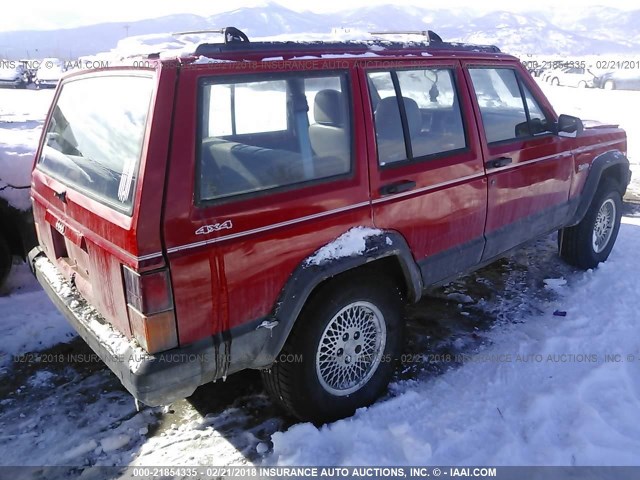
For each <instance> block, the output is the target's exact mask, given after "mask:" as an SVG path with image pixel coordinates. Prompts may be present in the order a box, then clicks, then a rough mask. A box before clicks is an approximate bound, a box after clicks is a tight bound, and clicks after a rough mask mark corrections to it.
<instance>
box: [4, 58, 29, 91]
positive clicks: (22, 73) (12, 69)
mask: <svg viewBox="0 0 640 480" xmlns="http://www.w3.org/2000/svg"><path fill="white" fill-rule="evenodd" d="M28 83H29V75H28V73H27V70H26V69H25V68H24V65H22V64H21V63H19V62H5V61H0V87H13V88H25V87H26V86H27V84H28Z"/></svg>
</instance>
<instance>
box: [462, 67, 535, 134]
mask: <svg viewBox="0 0 640 480" xmlns="http://www.w3.org/2000/svg"><path fill="white" fill-rule="evenodd" d="M469 74H470V75H471V81H472V82H473V88H474V90H475V92H476V98H477V99H478V106H479V107H480V113H481V114H482V123H483V124H484V132H485V135H486V137H487V142H489V143H493V142H500V141H503V140H510V139H513V138H517V137H526V136H529V131H528V128H527V114H526V112H525V109H524V102H523V101H522V96H521V95H520V89H519V88H518V80H517V77H516V72H515V70H512V69H510V68H472V69H469ZM523 125H524V127H525V128H522V126H523Z"/></svg>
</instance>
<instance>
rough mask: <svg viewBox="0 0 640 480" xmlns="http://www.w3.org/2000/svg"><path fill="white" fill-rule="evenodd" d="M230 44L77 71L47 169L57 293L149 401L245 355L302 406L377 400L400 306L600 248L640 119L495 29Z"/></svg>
mask: <svg viewBox="0 0 640 480" xmlns="http://www.w3.org/2000/svg"><path fill="white" fill-rule="evenodd" d="M225 39H226V40H225V42H224V43H220V44H204V45H200V46H199V47H198V48H197V50H196V51H195V53H194V54H193V55H191V56H187V57H180V58H174V59H170V60H159V59H157V60H148V61H145V62H139V63H143V65H137V66H133V67H119V68H116V67H114V68H106V69H101V70H95V71H89V72H84V73H75V74H72V75H69V76H67V77H66V78H64V79H63V80H62V82H61V84H60V85H59V87H58V89H57V92H56V96H55V100H54V102H53V106H52V108H51V111H50V113H49V115H48V118H47V121H46V128H45V129H44V133H43V136H42V140H41V144H40V147H39V149H38V152H37V156H36V161H35V165H34V169H33V182H32V196H33V212H34V216H35V222H36V226H37V234H38V239H39V245H40V246H39V247H37V248H36V249H34V250H33V251H32V252H31V254H30V263H31V265H32V268H33V270H34V272H35V273H36V275H37V277H38V279H39V281H40V283H41V284H42V285H43V287H44V288H45V290H46V291H47V293H48V294H49V296H50V297H51V299H52V300H53V301H54V303H55V304H56V305H57V306H58V308H59V309H60V310H62V312H64V314H65V315H66V317H67V318H68V320H69V321H70V322H71V323H72V324H73V325H74V327H75V328H76V329H77V330H78V332H79V334H80V335H81V336H82V337H83V338H84V339H85V340H86V342H87V343H88V344H89V345H90V346H91V347H92V348H93V349H94V350H95V351H96V352H97V354H98V355H100V357H101V358H102V359H103V360H104V362H105V363H106V364H107V365H108V366H109V367H110V368H111V369H112V370H113V372H114V373H115V374H116V375H118V377H119V378H120V380H121V381H122V383H123V384H124V386H125V387H126V388H127V389H128V390H129V391H130V392H131V393H132V394H133V395H134V396H135V397H136V398H137V399H139V400H140V401H142V402H143V403H145V404H148V405H159V404H164V403H168V402H171V401H174V400H176V399H179V398H183V397H186V396H189V395H191V394H192V393H193V391H194V390H195V389H196V388H197V387H198V386H199V385H202V384H204V383H207V382H211V381H213V380H216V379H219V378H225V377H226V376H227V375H229V374H232V373H234V372H237V371H239V370H242V369H246V368H253V369H260V370H262V372H263V375H264V381H265V385H266V388H267V390H268V391H269V392H270V393H271V394H272V395H273V397H274V398H275V399H276V400H277V401H278V402H279V403H281V404H282V405H283V406H284V407H286V408H287V409H288V410H289V411H290V412H291V413H293V414H294V415H296V416H297V417H299V418H301V419H311V420H315V421H324V420H330V419H335V418H338V417H342V416H345V415H349V414H351V413H352V412H353V411H354V410H355V409H356V408H358V407H361V406H363V405H367V404H369V403H371V402H373V401H374V400H375V399H376V397H377V396H379V395H380V394H381V392H383V391H384V389H385V387H386V385H387V383H388V382H389V379H390V377H391V375H392V370H393V366H394V363H393V360H394V359H396V358H397V357H398V356H399V353H400V352H401V349H402V332H403V318H402V313H401V312H402V302H404V301H411V302H415V301H417V300H418V299H419V298H420V296H421V295H422V293H423V291H424V290H425V289H426V288H427V287H430V286H433V285H435V284H438V283H442V282H446V281H448V280H449V279H451V278H453V277H455V276H458V275H460V274H462V273H465V272H468V271H470V270H472V269H475V268H478V267H479V266H482V265H485V264H487V263H489V262H491V261H493V260H495V259H496V258H498V257H500V256H501V255H504V254H505V252H508V251H509V250H511V249H513V248H515V247H517V246H519V245H521V244H523V243H524V242H527V241H529V240H531V239H534V238H536V237H538V236H540V235H544V234H547V233H549V232H552V231H554V230H559V231H560V235H559V246H560V253H561V255H562V256H563V257H564V258H565V259H566V260H568V261H569V262H570V263H572V264H573V265H576V266H578V267H581V268H592V267H595V266H596V265H597V264H598V263H599V262H602V261H605V260H606V259H607V257H608V255H609V253H610V251H611V248H612V247H613V244H614V242H615V239H616V235H617V233H618V228H619V225H620V216H621V197H622V195H623V194H624V192H625V189H626V187H627V184H628V182H629V178H630V174H629V164H628V161H627V159H626V158H625V154H626V135H625V132H624V131H623V130H621V129H618V128H614V127H599V128H585V127H584V126H583V124H582V122H581V121H580V120H579V119H577V118H575V117H569V116H565V115H561V116H560V117H558V116H557V115H556V113H555V112H554V110H553V108H552V107H551V105H550V104H549V102H548V101H547V99H546V98H545V97H544V95H543V94H542V92H541V90H540V89H539V88H538V86H537V85H536V83H535V82H534V81H533V80H532V78H531V77H530V75H529V74H528V73H527V72H526V70H525V69H524V68H523V67H522V66H521V64H520V62H519V61H518V59H517V58H515V57H512V56H508V55H505V54H502V53H500V51H499V50H498V49H497V48H496V47H492V46H469V45H460V44H453V43H446V42H443V41H442V40H440V39H439V37H437V36H436V35H435V34H432V33H431V32H430V41H429V42H425V43H394V42H386V41H363V42H339V43H323V42H311V43H295V42H250V41H249V40H248V39H247V38H246V36H245V35H244V34H242V33H241V32H239V31H238V30H236V29H233V28H232V27H230V28H228V29H226V32H225Z"/></svg>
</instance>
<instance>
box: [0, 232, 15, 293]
mask: <svg viewBox="0 0 640 480" xmlns="http://www.w3.org/2000/svg"><path fill="white" fill-rule="evenodd" d="M12 263H13V255H11V250H10V249H9V245H8V244H7V242H6V240H5V239H4V237H3V236H2V235H0V287H2V285H4V282H5V280H6V279H7V277H8V276H9V272H11V265H12Z"/></svg>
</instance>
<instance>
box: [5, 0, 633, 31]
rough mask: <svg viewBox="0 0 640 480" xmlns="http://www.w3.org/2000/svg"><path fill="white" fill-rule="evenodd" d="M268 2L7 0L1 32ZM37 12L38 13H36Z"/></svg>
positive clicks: (329, 5)
mask: <svg viewBox="0 0 640 480" xmlns="http://www.w3.org/2000/svg"><path fill="white" fill-rule="evenodd" d="M264 3H266V2H264V1H256V0H233V1H232V2H224V1H221V0H108V1H106V2H92V1H90V0H27V1H17V2H16V1H8V0H4V2H3V6H2V15H0V31H8V30H32V29H34V30H35V29H56V28H69V27H75V26H79V25H90V24H94V23H101V22H112V21H133V20H142V19H145V18H153V17H161V16H164V15H170V14H174V13H194V14H198V15H212V14H214V13H218V12H221V11H225V10H231V9H236V8H241V7H245V6H253V5H256V4H264ZM278 3H280V4H282V5H284V6H286V7H288V8H291V9H292V10H297V11H302V10H312V11H315V12H332V11H339V10H344V9H351V8H359V7H362V6H366V5H372V4H384V3H393V4H408V5H419V6H422V7H428V6H429V5H434V8H436V9H438V8H443V6H446V8H472V9H474V10H478V11H486V10H507V11H523V10H527V9H532V8H535V9H536V10H546V9H555V8H558V5H562V6H563V7H567V6H572V5H573V6H575V7H576V8H578V9H580V8H584V7H585V6H588V5H602V4H606V5H607V6H610V7H616V8H620V9H624V10H630V9H635V8H638V9H640V5H638V3H637V1H636V0H631V1H629V0H626V1H625V0H608V1H607V0H577V1H576V0H535V1H534V2H518V1H514V0H491V1H489V2H487V3H483V2H480V1H477V0H476V1H474V0H447V1H446V2H440V1H438V2H426V1H419V0H308V1H306V2H305V1H304V0H302V1H301V0H278ZM34 12H37V14H35V13H34Z"/></svg>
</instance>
